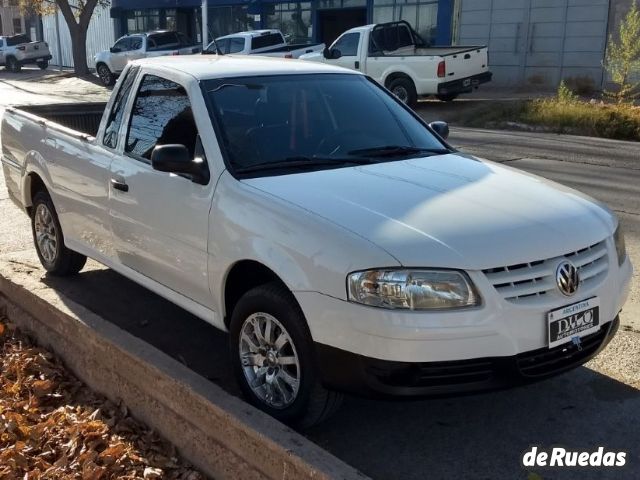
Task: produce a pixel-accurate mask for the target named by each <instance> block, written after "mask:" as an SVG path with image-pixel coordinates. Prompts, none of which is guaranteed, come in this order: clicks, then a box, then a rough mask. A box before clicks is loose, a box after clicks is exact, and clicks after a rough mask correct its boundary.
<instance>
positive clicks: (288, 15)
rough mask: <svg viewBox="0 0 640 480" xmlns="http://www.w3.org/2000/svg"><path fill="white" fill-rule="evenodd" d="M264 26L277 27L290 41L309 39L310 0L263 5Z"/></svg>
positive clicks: (297, 41) (307, 40) (303, 41)
mask: <svg viewBox="0 0 640 480" xmlns="http://www.w3.org/2000/svg"><path fill="white" fill-rule="evenodd" d="M264 8H265V13H266V15H265V17H266V18H265V21H266V28H277V29H279V30H280V31H281V32H282V33H283V34H284V35H285V37H288V38H287V40H288V41H289V42H290V43H308V42H310V41H311V2H299V3H277V4H270V5H269V4H268V5H265V7H264Z"/></svg>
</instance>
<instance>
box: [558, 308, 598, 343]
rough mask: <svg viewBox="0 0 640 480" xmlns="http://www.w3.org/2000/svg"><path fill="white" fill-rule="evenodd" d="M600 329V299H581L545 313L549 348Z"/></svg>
mask: <svg viewBox="0 0 640 480" xmlns="http://www.w3.org/2000/svg"><path fill="white" fill-rule="evenodd" d="M598 330H600V300H599V299H598V297H593V298H589V299H587V300H582V301H581V302H578V303H573V304H571V305H567V306H566V307H562V308H558V309H557V310H552V311H550V312H549V313H548V314H547V331H548V339H549V348H553V347H557V346H558V345H562V344H563V343H568V342H571V341H574V342H576V341H577V340H578V339H580V338H582V337H584V336H587V335H590V334H592V333H594V332H597V331H598ZM574 339H575V340H574Z"/></svg>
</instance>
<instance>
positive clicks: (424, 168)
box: [243, 154, 617, 270]
mask: <svg viewBox="0 0 640 480" xmlns="http://www.w3.org/2000/svg"><path fill="white" fill-rule="evenodd" d="M243 181H244V182H245V183H247V184H249V185H251V186H253V187H255V188H258V189H260V190H262V191H264V192H266V193H269V194H271V195H274V196H276V197H279V198H281V199H283V200H285V201H287V202H290V203H292V204H295V205H297V206H299V207H301V208H302V209H304V210H307V211H308V212H311V213H313V214H315V215H318V216H321V217H324V218H325V219H327V220H330V221H331V222H334V223H335V224H338V225H340V226H342V227H343V228H345V229H348V230H350V231H352V232H354V233H356V234H357V235H360V236H361V237H363V238H365V239H367V240H369V241H371V242H373V243H375V244H377V245H378V246H380V247H381V248H383V249H384V250H386V251H387V252H388V253H389V254H391V255H392V256H393V257H395V258H396V259H397V260H398V261H399V262H400V263H401V264H402V265H404V266H413V267H418V266H429V267H449V268H463V269H468V270H479V269H485V268H493V267H498V266H504V265H513V264H518V263H523V262H531V261H535V260H541V259H545V258H551V257H554V256H558V255H564V254H566V253H570V252H572V251H576V250H579V249H581V248H584V247H586V246H589V245H592V244H594V243H597V242H600V241H602V240H603V239H604V238H606V237H607V236H609V235H611V234H612V232H613V230H614V228H615V225H616V222H617V220H616V219H615V217H614V215H613V214H612V213H611V212H610V210H609V209H608V208H607V207H605V206H604V205H602V204H599V203H597V202H595V201H594V200H592V199H590V198H589V197H587V196H586V195H583V194H581V193H579V192H577V191H575V190H572V189H570V188H568V187H564V186H561V185H559V184H556V183H553V182H551V181H548V180H545V179H542V178H540V177H536V176H534V175H530V174H526V173H523V172H521V171H519V170H515V169H513V168H510V167H506V166H504V165H500V164H497V163H493V162H488V161H484V160H479V159H476V158H474V157H468V156H465V155H459V154H448V155H438V156H432V157H427V158H420V159H410V160H402V161H395V162H388V163H382V164H374V165H367V166H358V167H348V168H338V169H333V170H321V171H317V172H309V173H300V174H290V175H280V176H272V177H263V178H254V179H248V180H243ZM376 266H384V265H372V267H376Z"/></svg>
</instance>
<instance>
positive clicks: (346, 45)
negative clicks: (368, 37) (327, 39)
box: [331, 32, 360, 57]
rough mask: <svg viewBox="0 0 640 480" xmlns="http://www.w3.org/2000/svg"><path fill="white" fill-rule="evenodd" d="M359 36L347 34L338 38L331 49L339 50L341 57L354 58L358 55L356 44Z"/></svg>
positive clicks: (355, 33)
mask: <svg viewBox="0 0 640 480" xmlns="http://www.w3.org/2000/svg"><path fill="white" fill-rule="evenodd" d="M359 42H360V34H359V33H357V32H354V33H347V34H346V35H343V36H342V37H340V38H339V39H338V40H337V41H336V43H334V44H333V47H331V49H336V50H340V53H341V54H342V56H343V57H355V56H356V55H357V54H358V43H359Z"/></svg>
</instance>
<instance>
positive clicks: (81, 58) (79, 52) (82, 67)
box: [70, 24, 89, 75]
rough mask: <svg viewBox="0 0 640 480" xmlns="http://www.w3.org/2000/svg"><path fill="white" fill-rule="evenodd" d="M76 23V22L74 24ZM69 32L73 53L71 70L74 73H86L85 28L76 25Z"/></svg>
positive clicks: (87, 69) (87, 72)
mask: <svg viewBox="0 0 640 480" xmlns="http://www.w3.org/2000/svg"><path fill="white" fill-rule="evenodd" d="M76 25H77V24H76ZM70 33H71V50H72V53H73V71H74V73H75V74H76V75H88V74H89V67H88V66H87V47H86V45H87V29H86V28H82V25H77V26H76V28H74V29H73V30H71V29H70Z"/></svg>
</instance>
